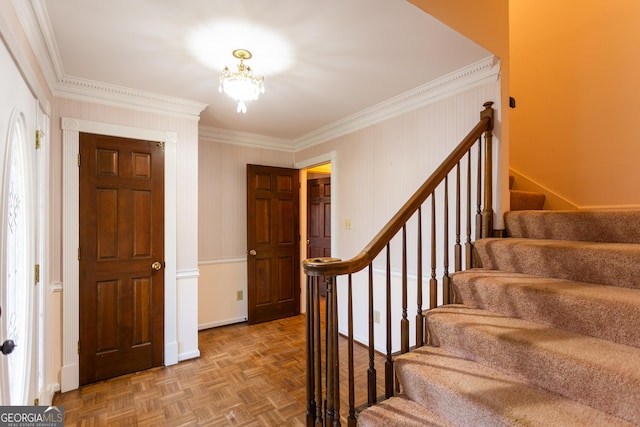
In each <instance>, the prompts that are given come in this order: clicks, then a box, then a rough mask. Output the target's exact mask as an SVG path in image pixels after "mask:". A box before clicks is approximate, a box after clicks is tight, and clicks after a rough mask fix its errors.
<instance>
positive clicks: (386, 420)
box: [358, 395, 454, 427]
mask: <svg viewBox="0 0 640 427" xmlns="http://www.w3.org/2000/svg"><path fill="white" fill-rule="evenodd" d="M358 426H360V427H370V426H372V427H373V426H385V427H454V425H453V424H451V423H450V422H448V421H446V420H445V419H444V418H442V417H440V416H439V415H437V414H435V413H433V412H431V411H429V410H428V409H427V408H425V407H424V406H421V405H419V404H418V403H416V402H414V401H413V400H410V399H407V398H406V397H405V396H402V395H399V396H395V397H392V398H390V399H387V400H385V401H383V402H381V403H379V404H377V405H375V406H372V407H370V408H367V410H366V411H364V412H362V413H360V415H359V416H358Z"/></svg>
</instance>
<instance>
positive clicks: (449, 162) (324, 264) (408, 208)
mask: <svg viewBox="0 0 640 427" xmlns="http://www.w3.org/2000/svg"><path fill="white" fill-rule="evenodd" d="M492 105H493V102H485V103H484V104H483V106H484V107H485V109H484V110H483V111H482V112H481V113H480V121H479V122H478V124H477V125H476V126H475V127H474V128H473V129H472V130H471V131H470V132H469V133H468V134H467V136H466V137H465V138H464V139H463V140H462V141H461V142H460V144H458V146H457V147H456V148H455V149H454V150H453V151H452V152H451V154H449V156H448V157H447V158H446V159H445V160H444V161H443V162H442V163H441V164H440V166H439V167H438V168H437V169H436V170H435V171H434V172H433V173H432V174H431V176H430V177H429V178H428V179H427V180H426V181H425V182H424V184H422V186H421V187H420V188H419V189H418V190H417V191H416V192H415V193H414V195H413V196H412V197H411V198H410V199H409V200H408V201H407V202H406V203H405V204H404V205H403V206H402V207H401V208H400V210H399V211H398V212H397V213H396V214H395V215H394V216H393V218H391V220H389V222H388V223H387V225H385V227H384V228H383V229H382V230H380V232H379V233H378V234H377V235H376V236H375V237H374V238H373V239H372V240H371V242H369V244H368V245H367V246H366V247H365V248H364V249H363V250H362V251H361V252H360V253H359V254H358V255H356V256H355V257H353V258H351V259H349V260H346V261H338V260H335V259H333V260H331V261H327V260H326V259H320V258H318V259H315V258H311V259H306V260H304V261H303V262H302V267H303V269H304V272H305V274H306V275H307V276H340V275H344V274H351V273H356V272H358V271H360V270H362V269H364V268H365V267H367V266H368V265H369V264H371V263H372V262H373V260H374V259H375V258H376V257H377V256H378V254H379V253H380V252H381V251H382V250H383V249H384V248H385V247H386V245H387V244H388V243H389V242H390V241H391V239H392V238H393V237H394V236H395V235H396V234H397V233H398V232H399V231H400V230H401V229H402V227H403V226H404V225H405V224H406V222H407V221H408V220H409V219H410V218H411V217H412V216H413V214H414V213H415V212H416V211H417V210H418V208H419V207H420V206H422V204H423V203H424V202H425V200H427V198H428V197H429V196H430V195H431V194H432V193H433V192H434V191H435V189H436V187H438V185H439V184H440V183H441V182H442V181H443V180H444V179H445V177H446V176H447V175H448V174H449V172H451V171H452V170H453V168H454V167H456V165H457V164H458V162H460V160H461V159H462V158H463V157H464V155H465V154H466V153H467V152H468V151H469V149H470V148H471V147H472V146H473V145H474V144H475V143H476V141H477V140H478V139H479V138H480V137H481V136H482V134H483V133H484V132H486V131H491V130H493V108H492V107H491V106H492ZM489 193H490V192H489ZM485 197H489V202H491V198H490V197H491V196H485ZM485 208H488V209H490V208H491V207H490V206H488V207H487V206H485ZM486 224H489V223H486ZM486 224H485V225H486ZM485 232H486V231H485Z"/></svg>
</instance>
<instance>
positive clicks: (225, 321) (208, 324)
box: [198, 316, 247, 331]
mask: <svg viewBox="0 0 640 427" xmlns="http://www.w3.org/2000/svg"><path fill="white" fill-rule="evenodd" d="M246 321H247V317H246V316H242V317H236V318H233V319H223V320H216V321H215V322H206V323H201V324H199V325H198V330H199V331H202V330H204V329H211V328H217V327H219V326H227V325H233V324H235V323H242V322H246Z"/></svg>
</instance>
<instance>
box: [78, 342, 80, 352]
mask: <svg viewBox="0 0 640 427" xmlns="http://www.w3.org/2000/svg"><path fill="white" fill-rule="evenodd" d="M78 354H80V341H78Z"/></svg>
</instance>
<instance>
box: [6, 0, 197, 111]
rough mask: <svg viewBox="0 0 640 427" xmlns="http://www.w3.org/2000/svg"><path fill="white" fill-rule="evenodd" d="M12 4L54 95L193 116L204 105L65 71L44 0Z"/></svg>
mask: <svg viewBox="0 0 640 427" xmlns="http://www.w3.org/2000/svg"><path fill="white" fill-rule="evenodd" d="M13 4H14V7H15V8H16V12H17V13H18V15H19V18H20V21H21V24H22V26H23V28H24V31H25V33H26V35H27V40H28V41H29V44H30V45H31V48H32V49H33V51H34V53H35V55H36V57H37V58H38V63H39V65H40V68H41V70H42V73H43V74H44V76H45V79H46V80H47V84H48V85H49V88H50V90H51V92H52V93H53V95H54V96H56V97H60V98H68V99H75V100H79V101H88V102H93V103H97V104H103V105H110V106H114V107H123V108H128V109H132V110H136V111H145V112H152V113H164V114H172V115H178V116H181V117H184V118H189V119H195V120H199V119H200V113H201V112H202V110H204V109H205V108H206V107H207V104H204V103H201V102H195V101H190V100H186V99H181V98H174V97H170V96H164V95H159V94H156V93H151V92H145V91H140V90H136V89H131V88H127V87H123V86H117V85H111V84H107V83H102V82H97V81H92V80H87V79H81V78H77V77H73V76H68V75H66V73H65V71H64V67H63V65H62V59H61V58H60V51H59V50H58V45H57V43H56V39H55V36H54V34H53V29H52V28H51V21H50V19H49V15H48V12H47V7H46V5H45V3H44V0H31V1H29V2H27V1H24V0H13Z"/></svg>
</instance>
